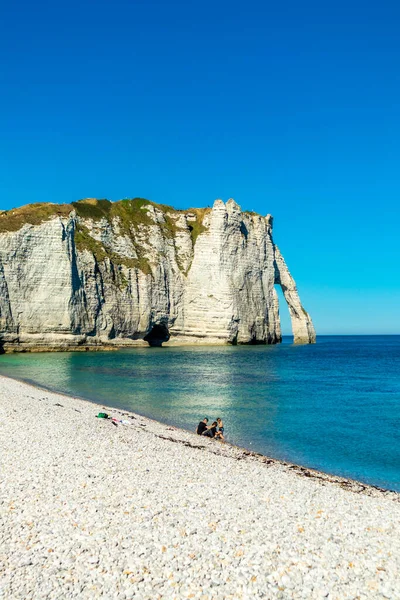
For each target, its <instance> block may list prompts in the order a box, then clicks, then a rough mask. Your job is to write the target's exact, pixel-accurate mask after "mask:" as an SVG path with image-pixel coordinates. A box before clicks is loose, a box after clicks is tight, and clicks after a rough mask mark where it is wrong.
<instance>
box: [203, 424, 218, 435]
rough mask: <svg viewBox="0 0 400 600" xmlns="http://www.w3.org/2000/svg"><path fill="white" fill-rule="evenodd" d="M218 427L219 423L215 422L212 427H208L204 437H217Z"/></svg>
mask: <svg viewBox="0 0 400 600" xmlns="http://www.w3.org/2000/svg"><path fill="white" fill-rule="evenodd" d="M217 426H218V423H217V421H214V423H212V424H211V426H210V427H208V428H207V430H206V431H203V434H202V435H205V436H206V437H210V438H213V437H215V433H216V431H217Z"/></svg>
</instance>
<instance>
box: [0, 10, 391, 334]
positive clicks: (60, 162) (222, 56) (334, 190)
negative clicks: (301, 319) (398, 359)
mask: <svg viewBox="0 0 400 600" xmlns="http://www.w3.org/2000/svg"><path fill="white" fill-rule="evenodd" d="M399 27H400V4H399V3H398V2H395V1H392V2H385V1H383V2H382V1H381V2H379V3H378V2H365V1H363V2H352V1H351V0H350V1H347V2H342V1H340V0H339V1H336V2H321V1H320V0H318V2H307V1H305V2H299V1H297V0H296V1H289V2H269V1H266V2H265V1H264V2H261V1H260V2H258V1H257V2H254V1H252V0H250V1H247V2H232V1H230V2H225V1H223V2H220V1H218V0H214V1H213V2H210V1H209V0H204V1H202V2H190V1H186V2H165V0H161V1H159V2H154V1H152V0H148V1H144V0H143V1H142V2H135V1H130V2H120V1H119V0H115V1H113V2H111V1H108V2H105V1H103V0H96V1H90V2H87V1H85V0H83V1H79V2H77V1H76V0H72V1H69V2H68V3H67V2H63V3H62V2H50V1H49V2H43V1H41V0H38V1H37V2H27V1H23V2H18V0H16V1H15V2H11V1H8V2H6V1H4V2H3V3H2V18H1V24H0V50H1V56H2V61H1V66H0V73H1V77H0V127H1V130H0V186H1V193H0V208H2V209H6V208H11V207H14V206H19V205H22V204H25V203H27V202H43V201H45V202H70V201H72V200H76V199H78V198H83V197H100V198H104V197H105V198H109V199H111V200H116V199H119V198H123V197H127V196H129V197H131V196H142V197H146V198H149V199H152V200H154V201H157V202H162V203H166V204H172V205H174V206H176V207H177V208H184V207H189V206H204V205H208V204H211V203H212V202H213V200H214V199H215V198H218V197H219V198H222V199H223V200H227V199H228V198H229V197H233V198H235V200H236V201H237V202H238V203H239V204H241V206H242V208H243V209H249V210H256V211H259V212H261V213H263V214H266V213H272V214H273V215H274V217H275V240H276V242H277V243H278V245H279V246H280V247H281V249H282V252H283V254H284V256H285V258H286V261H287V263H288V266H289V268H290V269H291V271H292V273H293V275H294V277H295V279H296V281H297V283H298V286H299V289H300V293H301V297H302V299H303V302H304V305H305V306H306V308H307V310H309V312H310V313H311V315H312V316H313V318H314V322H315V324H316V328H317V331H318V333H398V334H399V333H400V316H399V313H400V310H399V307H400V276H399V272H400V269H399V258H400V256H399V255H400V252H399V231H398V230H399V223H400V209H399V201H400V97H399V96H400V40H399ZM284 322H285V330H287V319H285V321H284Z"/></svg>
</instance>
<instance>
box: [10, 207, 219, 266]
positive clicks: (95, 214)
mask: <svg viewBox="0 0 400 600" xmlns="http://www.w3.org/2000/svg"><path fill="white" fill-rule="evenodd" d="M146 206H153V207H154V208H157V209H159V210H161V211H162V212H163V213H164V220H165V222H164V223H159V227H160V229H161V230H162V233H163V235H165V237H167V238H170V239H171V238H174V237H175V235H176V233H177V231H179V227H178V226H177V224H176V219H175V218H174V216H175V215H176V216H178V215H179V214H180V213H191V214H193V215H194V216H195V217H196V218H195V220H193V221H190V222H189V223H190V224H189V228H190V232H191V237H192V242H193V244H195V242H196V239H197V237H198V236H199V235H200V233H202V232H203V231H205V230H206V227H204V225H203V219H204V216H205V214H206V213H207V212H208V211H209V210H211V209H209V208H193V209H189V210H186V211H185V210H176V209H174V208H173V207H172V206H167V205H165V204H156V203H155V202H152V201H150V200H146V199H145V198H133V199H124V200H119V201H118V202H110V201H109V200H97V199H94V198H87V199H85V200H79V201H78V202H71V204H50V203H39V204H27V205H26V206H22V207H21V208H14V209H12V210H8V211H3V212H0V233H3V232H9V231H18V230H19V229H21V227H22V226H23V225H25V224H27V223H28V224H30V225H40V224H41V223H44V222H45V221H48V220H50V219H52V218H54V217H56V216H58V217H64V218H66V217H68V215H69V214H70V213H71V212H72V211H73V210H75V212H76V214H77V215H78V216H79V217H80V218H81V219H90V220H92V221H101V220H103V219H104V220H106V221H108V222H109V223H111V222H112V221H113V220H114V219H118V223H119V227H120V231H121V233H122V234H125V235H128V236H130V237H131V238H132V241H133V242H134V245H135V248H136V251H137V254H138V257H139V258H138V260H137V261H133V260H131V259H128V258H127V259H126V260H125V259H124V258H123V257H117V256H116V255H112V256H111V254H110V252H109V251H108V250H107V248H105V247H104V246H103V244H101V243H100V242H98V241H96V240H95V239H93V238H92V237H91V235H90V233H89V230H88V229H87V228H86V227H85V225H84V224H83V223H78V224H77V229H76V233H75V242H76V245H77V248H78V250H85V249H86V250H89V251H90V252H91V253H92V254H93V255H94V256H95V257H96V258H97V260H99V261H101V260H104V259H105V258H106V257H108V258H110V260H111V261H113V262H115V261H117V260H118V262H120V263H122V262H124V261H125V262H124V264H125V263H127V264H126V266H129V267H133V266H136V267H138V268H140V269H141V270H142V271H144V272H149V271H150V267H149V265H148V263H147V261H146V259H145V258H144V256H143V252H142V251H141V248H140V246H139V245H138V244H137V243H135V235H134V234H133V233H132V232H133V231H135V229H138V228H142V227H146V226H150V225H153V224H154V222H153V220H152V219H151V218H150V216H149V214H148V211H147V210H145V209H144V207H146ZM128 263H129V264H128Z"/></svg>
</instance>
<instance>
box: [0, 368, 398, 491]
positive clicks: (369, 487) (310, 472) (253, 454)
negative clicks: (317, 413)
mask: <svg viewBox="0 0 400 600" xmlns="http://www.w3.org/2000/svg"><path fill="white" fill-rule="evenodd" d="M1 378H4V379H8V380H10V381H16V382H18V383H22V384H24V385H27V386H29V387H32V388H34V389H37V390H43V391H46V392H48V393H50V394H55V395H57V396H63V397H65V398H69V399H72V400H76V401H79V402H85V403H88V404H89V405H92V406H96V407H97V408H98V409H104V410H107V411H109V412H110V413H112V412H114V413H116V414H119V415H120V416H121V415H132V416H133V417H135V418H136V419H143V420H145V421H148V422H149V423H153V424H155V425H157V426H167V427H170V428H172V429H173V430H174V431H175V432H176V433H179V432H181V433H182V434H189V435H190V436H194V437H193V442H194V441H196V442H199V441H205V442H207V444H206V445H203V444H202V445H201V447H202V448H204V449H205V450H206V451H208V452H210V453H211V454H217V455H220V456H221V455H225V453H224V451H223V449H224V447H225V448H229V449H230V450H233V451H235V452H237V453H238V457H237V458H236V459H237V460H243V459H244V460H256V461H259V462H261V463H264V464H270V465H271V464H274V465H279V466H280V467H282V468H284V469H285V470H287V471H290V472H291V473H294V474H296V475H298V476H300V477H308V478H312V479H316V480H319V481H321V482H326V483H330V484H333V485H337V486H339V487H341V488H343V489H347V490H349V491H351V492H354V493H362V494H366V495H369V496H373V495H376V494H378V495H379V494H383V495H384V496H385V497H388V496H391V495H393V498H392V499H393V500H394V501H397V502H400V492H397V491H396V490H391V489H389V488H383V487H380V486H377V485H373V484H369V483H365V482H363V481H359V480H357V479H352V478H350V477H343V476H341V475H335V474H332V473H327V472H325V471H320V470H318V469H313V468H312V467H307V466H304V465H299V464H297V463H292V462H290V461H285V460H282V459H279V458H274V457H272V456H268V455H265V454H262V453H261V452H257V451H254V450H251V449H249V448H246V447H244V446H238V445H236V444H233V443H231V442H228V441H225V442H219V441H217V440H210V441H208V440H205V439H204V438H203V437H202V436H198V435H197V434H196V433H194V431H190V430H189V429H184V428H183V427H178V426H177V425H174V424H173V423H170V422H164V421H159V420H157V419H153V418H152V417H149V416H147V415H142V414H140V413H135V412H133V411H130V410H129V409H122V408H117V407H112V406H105V405H104V404H102V403H99V402H97V401H95V400H91V399H89V398H84V397H82V396H73V395H72V394H67V393H65V392H61V391H59V390H56V389H53V388H50V387H46V386H43V385H39V384H37V383H35V382H33V381H31V380H28V379H26V380H25V379H18V378H16V377H10V376H9V375H3V374H0V385H1ZM99 412H101V411H100V410H99ZM164 439H166V438H164ZM170 441H172V442H178V443H185V444H186V443H187V442H186V441H182V440H180V439H171V440H170ZM208 444H210V445H208ZM214 444H216V445H217V448H216V449H215V450H214V449H213V447H212V445H214ZM191 447H198V446H196V444H195V445H192V446H191ZM247 457H248V458H247Z"/></svg>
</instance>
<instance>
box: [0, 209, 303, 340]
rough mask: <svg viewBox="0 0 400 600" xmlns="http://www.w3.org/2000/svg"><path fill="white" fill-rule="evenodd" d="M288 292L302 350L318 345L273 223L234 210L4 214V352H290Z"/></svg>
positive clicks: (0, 227) (0, 276)
mask: <svg viewBox="0 0 400 600" xmlns="http://www.w3.org/2000/svg"><path fill="white" fill-rule="evenodd" d="M276 284H277V285H280V286H281V287H282V290H283V293H284V296H285V299H286V301H287V303H288V306H289V312H290V316H291V319H292V326H293V334H294V341H295V342H297V343H313V342H315V331H314V327H313V325H312V321H311V318H310V316H309V315H308V313H307V312H306V311H305V310H304V308H303V307H302V305H301V302H300V299H299V295H298V292H297V288H296V284H295V282H294V280H293V278H292V277H291V275H290V273H289V271H288V269H287V266H286V264H285V261H284V260H283V258H282V255H281V253H280V251H279V250H278V248H277V246H275V244H274V242H273V239H272V217H270V216H269V215H268V216H267V217H265V218H264V217H261V216H260V215H256V214H254V213H246V212H242V211H241V210H240V207H239V206H238V205H237V204H236V203H235V202H234V201H233V200H229V201H228V202H227V203H226V204H224V203H223V202H222V201H221V200H216V201H215V203H214V206H213V208H212V209H192V210H187V211H177V210H174V209H172V208H171V207H166V206H163V205H156V204H154V203H152V202H149V201H145V200H141V199H134V200H122V201H119V202H115V203H112V202H108V201H106V200H100V201H98V200H84V201H80V202H76V203H72V204H70V205H52V204H38V205H30V206H26V207H22V208H21V209H14V210H13V211H7V212H3V213H0V345H1V347H2V348H3V349H4V350H6V351H7V350H18V349H20V350H22V349H37V350H39V349H44V348H46V349H49V348H50V349H67V348H70V349H72V348H76V349H79V348H96V347H104V346H113V345H119V346H122V345H132V344H135V343H146V342H147V343H149V344H150V345H160V344H161V343H166V342H168V341H169V343H174V342H175V343H199V342H202V343H221V344H223V343H230V344H236V343H238V344H242V343H246V344H248V343H268V344H274V343H277V342H280V341H281V330H280V321H279V305H278V296H277V294H276V290H275V287H274V286H275V285H276Z"/></svg>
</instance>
